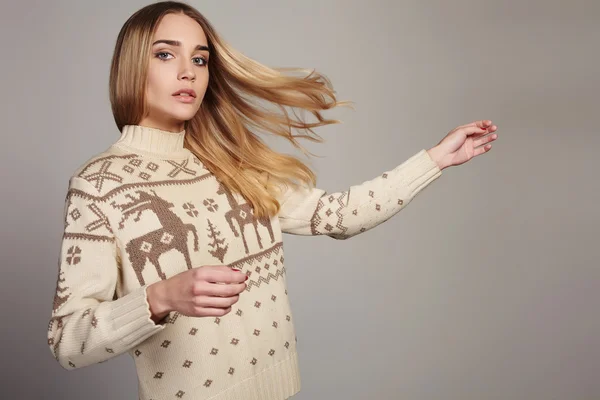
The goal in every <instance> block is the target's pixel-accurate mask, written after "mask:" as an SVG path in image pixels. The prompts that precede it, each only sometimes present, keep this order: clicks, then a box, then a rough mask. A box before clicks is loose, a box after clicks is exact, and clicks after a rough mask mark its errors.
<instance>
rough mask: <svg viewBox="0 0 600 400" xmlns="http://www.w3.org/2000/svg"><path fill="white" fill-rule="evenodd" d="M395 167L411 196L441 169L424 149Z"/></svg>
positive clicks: (438, 173) (436, 176)
mask: <svg viewBox="0 0 600 400" xmlns="http://www.w3.org/2000/svg"><path fill="white" fill-rule="evenodd" d="M396 169H398V170H399V172H400V173H399V174H398V179H399V180H400V182H401V183H402V184H403V185H405V186H406V187H407V188H408V189H409V191H410V197H411V198H413V197H415V196H416V195H417V194H418V193H419V192H420V191H421V190H422V189H423V188H424V187H426V186H427V185H429V184H430V183H431V182H433V181H434V180H435V179H437V178H438V177H439V176H440V175H442V171H441V170H440V168H439V167H438V165H437V164H436V162H435V161H433V159H432V158H431V157H430V156H429V153H427V150H425V149H422V150H420V151H419V152H418V153H416V154H415V155H413V156H412V157H410V158H409V159H407V160H406V161H404V162H403V163H402V164H400V165H399V166H398V167H397V168H396Z"/></svg>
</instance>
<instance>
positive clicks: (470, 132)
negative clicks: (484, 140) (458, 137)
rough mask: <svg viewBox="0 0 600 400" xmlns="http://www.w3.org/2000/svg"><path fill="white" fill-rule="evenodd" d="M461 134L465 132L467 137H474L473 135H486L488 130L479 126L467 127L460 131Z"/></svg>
mask: <svg viewBox="0 0 600 400" xmlns="http://www.w3.org/2000/svg"><path fill="white" fill-rule="evenodd" d="M460 131H461V132H463V133H464V134H465V135H467V136H469V135H473V134H475V133H476V134H479V135H481V134H484V133H487V130H486V129H483V128H480V127H478V126H466V127H464V128H461V129H460Z"/></svg>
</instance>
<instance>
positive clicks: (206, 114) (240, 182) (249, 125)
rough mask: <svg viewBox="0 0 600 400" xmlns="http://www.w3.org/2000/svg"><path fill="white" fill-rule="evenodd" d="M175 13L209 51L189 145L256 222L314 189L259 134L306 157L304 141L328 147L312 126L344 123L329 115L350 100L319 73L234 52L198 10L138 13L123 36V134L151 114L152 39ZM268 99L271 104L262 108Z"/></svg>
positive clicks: (119, 96)
mask: <svg viewBox="0 0 600 400" xmlns="http://www.w3.org/2000/svg"><path fill="white" fill-rule="evenodd" d="M171 13H180V14H184V15H187V16H188V17H190V18H192V19H194V20H195V21H197V22H198V24H200V26H201V27H202V29H203V31H204V33H205V35H206V38H207V40H208V47H209V51H210V62H209V63H208V68H209V82H208V87H207V90H206V93H205V96H204V98H203V100H202V104H201V106H200V109H199V110H198V112H197V113H196V114H195V116H194V117H193V118H192V119H191V120H189V121H186V123H185V130H186V135H185V147H186V148H188V149H189V150H190V151H191V152H192V153H194V154H195V155H196V156H197V157H198V158H199V159H200V160H201V161H202V163H203V164H204V165H205V167H206V168H207V169H208V170H209V171H211V172H212V173H213V174H214V175H215V177H216V178H217V179H218V180H219V181H220V182H222V183H223V184H224V185H225V186H226V187H227V188H228V189H229V190H231V191H235V192H238V193H240V194H241V195H242V196H243V197H244V198H245V199H246V201H248V202H249V203H250V204H251V205H252V207H253V209H254V214H255V216H256V217H257V218H261V217H265V216H273V215H275V214H276V213H278V212H279V209H280V204H279V202H278V201H277V196H278V195H279V194H281V192H282V190H285V188H287V187H288V185H292V186H294V187H296V186H297V185H304V186H308V187H311V188H312V187H314V186H315V185H316V175H315V173H314V172H313V171H312V170H311V169H310V168H309V167H308V166H307V165H305V164H304V163H303V162H302V161H300V160H299V159H298V158H296V157H294V156H292V155H289V154H284V153H278V152H276V151H274V150H273V149H271V148H270V147H269V146H267V145H266V144H265V143H264V142H263V141H262V140H261V138H260V137H259V136H258V134H257V132H259V133H267V134H273V135H276V136H279V137H283V138H285V139H288V140H289V141H290V142H291V143H292V144H293V145H294V147H295V148H297V149H300V150H301V151H302V152H303V153H304V154H305V155H306V153H307V151H306V149H305V148H304V147H303V146H302V145H301V144H300V142H299V141H298V138H304V139H306V140H309V141H312V142H323V139H322V138H321V137H320V136H319V135H317V134H316V133H315V132H314V131H313V128H316V127H320V126H324V125H329V124H336V123H340V121H339V120H336V119H327V118H325V117H324V116H323V115H322V112H323V111H324V110H328V109H331V108H334V107H336V106H346V105H349V104H350V103H349V102H345V101H344V102H341V101H338V100H337V98H336V93H335V91H334V90H333V87H332V85H331V82H330V81H329V79H328V78H327V77H326V76H324V75H323V74H320V73H317V72H316V71H315V70H314V69H313V70H308V69H304V68H270V67H267V66H265V65H263V64H261V63H259V62H257V61H255V60H253V59H251V58H249V57H247V56H245V55H243V54H242V53H241V52H239V51H237V50H236V49H234V48H233V47H231V46H230V45H229V44H228V43H227V42H226V41H225V40H224V39H222V38H221V37H220V36H219V35H218V33H217V32H216V31H215V29H214V28H213V26H212V25H211V23H210V22H209V21H208V20H207V19H206V18H205V17H204V16H203V15H202V14H201V13H200V12H199V11H198V10H196V9H195V8H194V7H192V6H190V5H188V4H185V3H182V2H176V1H163V2H157V3H153V4H150V5H148V6H145V7H144V8H141V9H139V10H138V11H137V12H135V13H134V14H132V15H131V16H130V17H129V19H128V20H127V21H126V22H125V24H124V25H123V27H122V28H121V31H120V32H119V35H118V37H117V41H116V45H115V49H114V54H113V58H112V64H111V70H110V82H109V96H110V101H111V107H112V112H113V116H114V119H115V122H116V124H117V126H118V128H119V130H122V128H123V126H125V125H135V124H138V123H139V122H140V121H141V120H142V118H143V117H144V116H145V113H146V111H147V108H146V102H145V87H146V80H147V73H148V64H149V60H150V53H151V45H152V37H153V34H154V32H155V30H156V28H157V26H158V24H159V23H160V21H161V19H162V18H163V17H164V16H165V15H167V14H171ZM146 55H147V57H146ZM298 73H300V76H294V75H295V74H298ZM264 101H266V102H267V104H266V106H261V105H260V103H261V102H264ZM269 105H271V106H274V107H269ZM297 111H301V112H302V113H303V112H304V111H306V112H309V113H310V114H312V115H313V116H314V117H315V118H316V121H314V122H306V121H305V120H303V119H302V118H300V117H299V116H298V112H297ZM292 129H296V130H299V131H303V132H304V133H299V134H298V133H293V132H292ZM253 130H254V131H256V132H254V131H253Z"/></svg>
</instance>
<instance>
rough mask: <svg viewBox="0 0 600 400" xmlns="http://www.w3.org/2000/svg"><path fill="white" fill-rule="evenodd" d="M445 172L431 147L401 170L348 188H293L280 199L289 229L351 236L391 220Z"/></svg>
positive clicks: (284, 223)
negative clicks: (432, 154)
mask: <svg viewBox="0 0 600 400" xmlns="http://www.w3.org/2000/svg"><path fill="white" fill-rule="evenodd" d="M441 174H442V171H441V170H440V168H439V166H438V165H437V164H436V162H435V161H434V160H433V159H432V158H431V156H430V155H429V153H428V152H427V151H426V150H424V149H423V150H421V151H419V152H418V153H416V154H414V155H413V156H412V157H410V158H409V159H408V160H406V161H404V162H403V163H402V164H400V165H398V166H397V167H396V168H394V169H392V170H390V171H387V172H385V173H383V174H381V175H379V176H377V177H376V178H374V179H372V180H369V181H365V182H363V183H361V184H358V185H353V186H351V187H350V188H348V189H347V190H344V191H340V192H336V193H327V192H326V191H325V190H323V189H319V188H312V189H309V188H306V187H302V188H300V189H292V188H289V189H288V190H287V191H286V192H285V193H284V194H283V196H282V198H281V201H280V203H281V209H280V212H279V220H280V225H281V229H282V231H283V232H284V233H289V234H295V235H326V236H329V237H332V238H334V239H348V238H351V237H353V236H355V235H357V234H359V233H362V232H365V231H367V230H369V229H372V228H374V227H376V226H377V225H379V224H381V223H382V222H385V221H387V220H388V219H390V218H391V217H392V216H394V215H395V214H397V213H398V212H399V211H400V210H402V209H403V208H404V207H406V206H407V205H408V204H409V203H410V201H411V200H412V199H413V198H414V197H415V196H416V195H417V194H418V193H419V192H421V191H422V190H423V189H424V188H425V187H426V186H427V185H429V184H430V183H431V182H433V181H434V180H435V179H437V178H438V177H439V176H440V175H441Z"/></svg>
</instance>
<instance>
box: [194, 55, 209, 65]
mask: <svg viewBox="0 0 600 400" xmlns="http://www.w3.org/2000/svg"><path fill="white" fill-rule="evenodd" d="M192 60H201V62H202V63H203V64H201V65H200V64H199V65H200V66H205V65H206V64H208V60H207V59H206V58H204V57H194V58H193V59H192Z"/></svg>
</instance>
